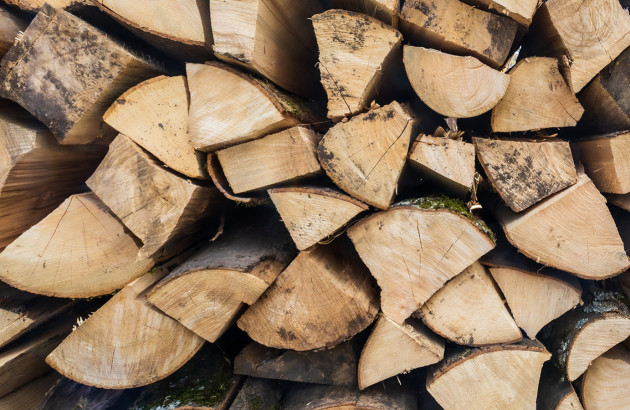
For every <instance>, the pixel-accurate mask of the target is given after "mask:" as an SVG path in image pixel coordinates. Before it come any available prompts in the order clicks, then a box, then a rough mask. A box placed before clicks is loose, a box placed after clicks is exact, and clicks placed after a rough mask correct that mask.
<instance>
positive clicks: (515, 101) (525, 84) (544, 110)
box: [491, 57, 584, 132]
mask: <svg viewBox="0 0 630 410" xmlns="http://www.w3.org/2000/svg"><path fill="white" fill-rule="evenodd" d="M583 113H584V108H582V106H581V105H580V102H579V101H578V99H577V97H576V96H575V94H573V92H572V91H571V89H570V88H569V87H568V86H567V83H566V82H565V81H564V78H562V74H560V71H558V60H556V59H555V58H548V57H529V58H526V59H524V60H521V61H519V62H518V63H517V64H516V66H514V68H512V69H511V70H510V83H509V84H508V88H507V91H506V92H505V95H504V96H503V99H502V100H501V101H499V103H498V104H497V105H496V106H495V107H494V108H493V109H492V117H491V125H492V131H494V132H513V131H533V130H539V129H543V128H559V127H573V126H575V125H576V124H577V122H578V121H579V119H580V118H581V117H582V114H583Z"/></svg>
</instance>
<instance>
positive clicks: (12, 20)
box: [0, 6, 28, 58]
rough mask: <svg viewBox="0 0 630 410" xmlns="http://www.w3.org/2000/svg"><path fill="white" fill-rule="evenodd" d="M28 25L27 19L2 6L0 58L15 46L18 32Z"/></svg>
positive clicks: (0, 10)
mask: <svg viewBox="0 0 630 410" xmlns="http://www.w3.org/2000/svg"><path fill="white" fill-rule="evenodd" d="M27 25H28V24H27V23H26V21H24V20H22V19H21V18H20V17H18V16H16V15H15V14H13V13H11V12H10V11H9V10H7V9H5V8H3V7H2V6H0V58H2V57H3V56H4V55H5V54H6V53H7V51H9V49H10V48H11V47H13V43H14V42H15V38H16V37H17V36H18V33H19V32H20V31H24V30H25V29H26V26H27Z"/></svg>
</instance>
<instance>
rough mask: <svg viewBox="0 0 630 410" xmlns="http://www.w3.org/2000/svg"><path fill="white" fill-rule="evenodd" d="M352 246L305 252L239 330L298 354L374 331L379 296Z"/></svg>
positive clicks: (240, 322)
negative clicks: (351, 249)
mask: <svg viewBox="0 0 630 410" xmlns="http://www.w3.org/2000/svg"><path fill="white" fill-rule="evenodd" d="M346 246H349V244H346V243H343V242H340V241H338V242H336V243H335V244H332V245H328V246H317V247H315V248H313V249H312V250H311V251H309V252H301V253H300V254H299V255H298V256H297V258H295V260H294V261H293V262H291V264H290V265H289V267H287V268H286V269H285V270H284V272H282V273H281V274H280V276H278V278H277V279H276V281H275V282H274V283H273V284H272V285H271V286H270V287H269V289H268V290H267V291H266V292H265V293H264V294H263V295H262V296H261V297H260V299H258V301H257V302H256V303H254V304H253V305H252V306H251V307H250V308H249V309H248V310H247V311H245V313H244V314H243V315H242V316H241V318H240V319H239V320H238V326H239V327H240V328H241V329H242V330H244V331H246V332H247V333H248V334H249V336H250V337H251V338H252V339H254V340H255V341H257V342H258V343H260V344H263V345H265V346H269V347H275V348H278V349H292V350H297V351H304V350H314V349H323V348H330V347H333V346H335V345H337V344H339V343H341V342H342V341H344V340H347V339H349V338H351V337H352V336H354V335H356V334H357V333H359V332H360V331H362V330H363V329H365V328H366V327H368V326H369V325H370V324H371V323H372V321H374V318H375V317H376V314H377V313H378V293H377V290H376V286H375V285H374V282H373V280H372V277H371V276H370V274H369V272H368V271H367V269H366V268H365V267H364V266H363V264H361V262H360V261H359V259H358V258H357V257H356V256H355V255H354V254H353V253H352V252H350V250H347V249H346ZM288 306H291V309H287V307H288Z"/></svg>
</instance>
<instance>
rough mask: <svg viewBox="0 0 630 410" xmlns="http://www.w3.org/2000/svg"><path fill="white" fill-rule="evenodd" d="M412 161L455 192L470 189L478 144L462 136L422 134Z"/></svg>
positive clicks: (411, 155)
mask: <svg viewBox="0 0 630 410" xmlns="http://www.w3.org/2000/svg"><path fill="white" fill-rule="evenodd" d="M409 163H410V164H411V166H413V167H415V168H417V169H418V170H420V171H421V172H422V173H423V174H425V175H427V176H429V177H430V178H432V179H434V180H435V181H436V182H438V183H440V184H441V185H442V187H444V188H446V189H448V190H450V191H452V192H453V193H457V194H466V193H468V191H470V190H471V189H472V186H473V183H474V181H475V146H474V145H473V144H471V143H468V142H464V141H461V140H454V139H450V138H443V137H432V136H430V135H424V134H421V135H420V136H418V138H417V139H416V141H415V142H414V143H413V145H412V146H411V150H410V152H409Z"/></svg>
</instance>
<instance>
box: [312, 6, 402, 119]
mask: <svg viewBox="0 0 630 410" xmlns="http://www.w3.org/2000/svg"><path fill="white" fill-rule="evenodd" d="M312 20H313V28H314V29H315V36H316V37H317V45H318V47H319V72H320V77H321V81H322V85H323V86H324V89H325V90H326V94H328V118H331V119H332V120H333V121H339V120H341V119H342V118H344V117H349V116H352V115H354V114H356V113H358V112H361V111H364V110H365V109H367V108H368V107H369V106H370V104H371V103H372V101H374V99H375V98H376V96H377V95H378V93H379V90H381V91H382V90H383V88H382V87H383V86H384V84H383V82H384V80H385V77H384V76H383V72H388V71H389V70H391V69H392V68H391V67H393V66H394V64H396V63H399V62H400V53H401V42H402V36H401V35H400V33H399V32H398V31H397V30H396V29H394V28H393V27H391V26H388V25H386V24H384V23H383V22H381V21H379V20H377V19H375V18H373V17H370V16H367V15H365V14H359V13H355V12H351V11H346V10H328V11H326V12H324V13H322V14H318V15H316V16H313V18H312Z"/></svg>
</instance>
